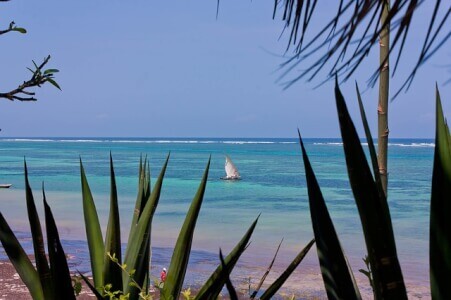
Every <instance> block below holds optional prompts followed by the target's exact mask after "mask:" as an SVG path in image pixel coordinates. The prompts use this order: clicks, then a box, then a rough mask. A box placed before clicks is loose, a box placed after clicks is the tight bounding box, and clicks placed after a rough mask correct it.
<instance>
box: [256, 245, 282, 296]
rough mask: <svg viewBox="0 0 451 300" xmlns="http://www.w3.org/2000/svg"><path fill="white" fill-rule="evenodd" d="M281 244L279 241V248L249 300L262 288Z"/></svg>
mask: <svg viewBox="0 0 451 300" xmlns="http://www.w3.org/2000/svg"><path fill="white" fill-rule="evenodd" d="M282 242H283V239H282V240H281V241H280V243H279V246H278V247H277V250H276V253H275V254H274V257H273V258H272V261H271V263H270V264H269V267H268V268H267V269H266V272H265V273H264V274H263V276H262V278H261V279H260V282H259V283H258V285H257V288H256V289H255V291H254V292H253V293H252V295H251V296H250V298H251V299H254V298H255V297H256V296H257V294H258V291H259V290H260V288H261V287H262V285H263V283H264V282H265V279H266V277H267V276H268V274H269V272H270V271H271V269H272V266H273V265H274V262H275V261H276V257H277V254H278V253H279V250H280V246H282Z"/></svg>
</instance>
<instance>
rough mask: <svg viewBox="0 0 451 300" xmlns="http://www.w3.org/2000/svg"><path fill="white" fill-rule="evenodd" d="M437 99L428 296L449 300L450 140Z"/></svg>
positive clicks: (450, 243)
mask: <svg viewBox="0 0 451 300" xmlns="http://www.w3.org/2000/svg"><path fill="white" fill-rule="evenodd" d="M436 99H437V100H436V102H437V104H436V105H437V112H436V122H437V123H436V133H435V152H434V168H433V172H432V192H431V221H430V222H431V225H430V251H429V253H430V255H429V261H430V266H431V268H430V277H431V294H432V299H451V289H450V287H449V283H450V282H451V219H450V216H451V201H450V200H451V136H450V132H449V128H448V125H447V124H446V120H445V118H444V116H443V110H442V104H441V100H440V93H439V91H438V88H436Z"/></svg>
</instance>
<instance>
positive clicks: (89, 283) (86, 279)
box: [78, 272, 107, 300]
mask: <svg viewBox="0 0 451 300" xmlns="http://www.w3.org/2000/svg"><path fill="white" fill-rule="evenodd" d="M78 274H80V276H81V278H82V279H83V281H84V282H85V283H86V285H87V286H88V287H89V289H90V290H91V292H92V293H93V294H94V296H96V298H97V299H98V300H104V299H107V298H106V297H105V298H104V297H102V295H101V294H100V293H99V291H98V290H97V289H96V288H95V287H94V285H93V284H92V283H91V281H89V279H88V278H87V277H86V276H85V275H83V274H81V273H80V272H78Z"/></svg>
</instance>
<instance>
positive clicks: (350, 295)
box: [299, 133, 361, 299]
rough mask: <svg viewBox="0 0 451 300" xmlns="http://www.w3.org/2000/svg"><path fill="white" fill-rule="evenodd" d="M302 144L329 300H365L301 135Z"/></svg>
mask: <svg viewBox="0 0 451 300" xmlns="http://www.w3.org/2000/svg"><path fill="white" fill-rule="evenodd" d="M299 141H300V144H301V149H302V158H303V159H304V168H305V177H306V179H307V188H308V196H309V203H310V215H311V218H312V226H313V232H314V234H315V240H316V249H317V251H318V258H319V263H320V266H321V274H322V276H323V281H324V285H325V288H326V292H327V296H328V298H329V299H361V296H360V292H359V289H358V287H357V284H356V282H355V279H354V276H353V274H352V272H351V270H350V268H349V265H348V261H347V259H346V256H345V254H344V252H343V249H342V247H341V245H340V241H339V239H338V236H337V233H336V231H335V228H334V225H333V223H332V219H331V218H330V215H329V211H328V210H327V207H326V203H325V202H324V198H323V195H322V193H321V189H320V187H319V184H318V181H317V180H316V176H315V173H314V172H313V169H312V166H311V165H310V160H309V158H308V156H307V152H306V151H305V148H304V143H303V142H302V138H301V134H300V133H299Z"/></svg>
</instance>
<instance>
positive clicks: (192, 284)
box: [0, 255, 431, 300]
mask: <svg viewBox="0 0 451 300" xmlns="http://www.w3.org/2000/svg"><path fill="white" fill-rule="evenodd" d="M68 263H69V267H70V268H71V271H74V267H76V266H77V263H76V262H75V261H74V257H73V256H71V255H69V256H68ZM243 268H244V267H243V266H240V265H239V264H238V265H237V267H236V269H234V271H233V272H232V275H231V279H232V282H233V284H234V286H235V288H236V291H237V293H238V294H239V297H240V299H248V294H249V286H251V289H252V288H253V287H255V286H256V285H257V284H258V281H259V278H260V276H262V274H263V273H264V271H265V268H264V267H262V268H261V269H254V270H247V271H248V272H246V273H244V272H243ZM250 271H251V272H250ZM158 272H159V266H157V265H152V268H151V274H152V275H153V277H156V274H157V275H158ZM198 272H199V271H198V270H197V271H196V270H189V269H188V272H187V274H186V277H185V284H184V287H183V289H182V290H183V291H184V290H186V289H188V288H189V289H191V291H192V295H195V294H196V291H197V290H199V289H200V287H201V286H202V284H203V283H204V280H205V279H206V278H204V277H205V276H200V275H201V274H196V273H198ZM296 272H297V274H293V275H294V276H293V278H291V277H290V279H289V280H288V281H287V283H286V284H285V285H284V286H283V287H282V288H281V289H280V290H279V292H278V294H277V297H274V299H287V298H288V297H292V296H294V297H295V299H327V295H326V292H325V290H324V285H323V281H322V277H321V274H320V273H319V270H316V268H314V267H311V266H308V265H307V266H304V267H302V263H301V266H300V267H299V269H298V270H296ZM279 274H280V270H275V271H274V272H273V271H272V272H270V273H269V275H268V277H267V280H266V281H265V285H263V288H264V287H267V286H268V285H269V284H270V283H271V282H273V281H274V280H275V279H276V278H277V276H278V275H279ZM203 275H205V274H203ZM355 276H356V281H357V284H358V285H359V288H360V292H361V295H362V299H372V298H373V297H372V291H371V289H369V288H368V287H366V282H365V280H366V278H362V277H361V276H359V274H355ZM0 283H1V284H0V300H7V299H24V300H27V299H31V297H30V295H29V293H28V289H27V288H26V286H25V285H24V284H23V282H22V280H21V279H20V277H19V275H18V274H17V272H16V270H15V269H14V266H13V265H12V264H11V262H10V261H9V260H7V259H0ZM249 284H250V285H249ZM82 286H83V288H82V291H81V293H80V295H79V296H78V297H77V299H81V300H88V299H95V297H94V295H93V294H92V293H91V292H90V291H89V288H88V287H87V286H86V285H85V284H84V283H82ZM406 286H407V289H408V297H409V299H430V298H431V296H430V291H429V286H425V285H421V284H418V282H412V281H408V280H406ZM153 296H154V299H159V296H158V291H155V292H154V293H153ZM222 299H227V298H226V297H223V298H222Z"/></svg>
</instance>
